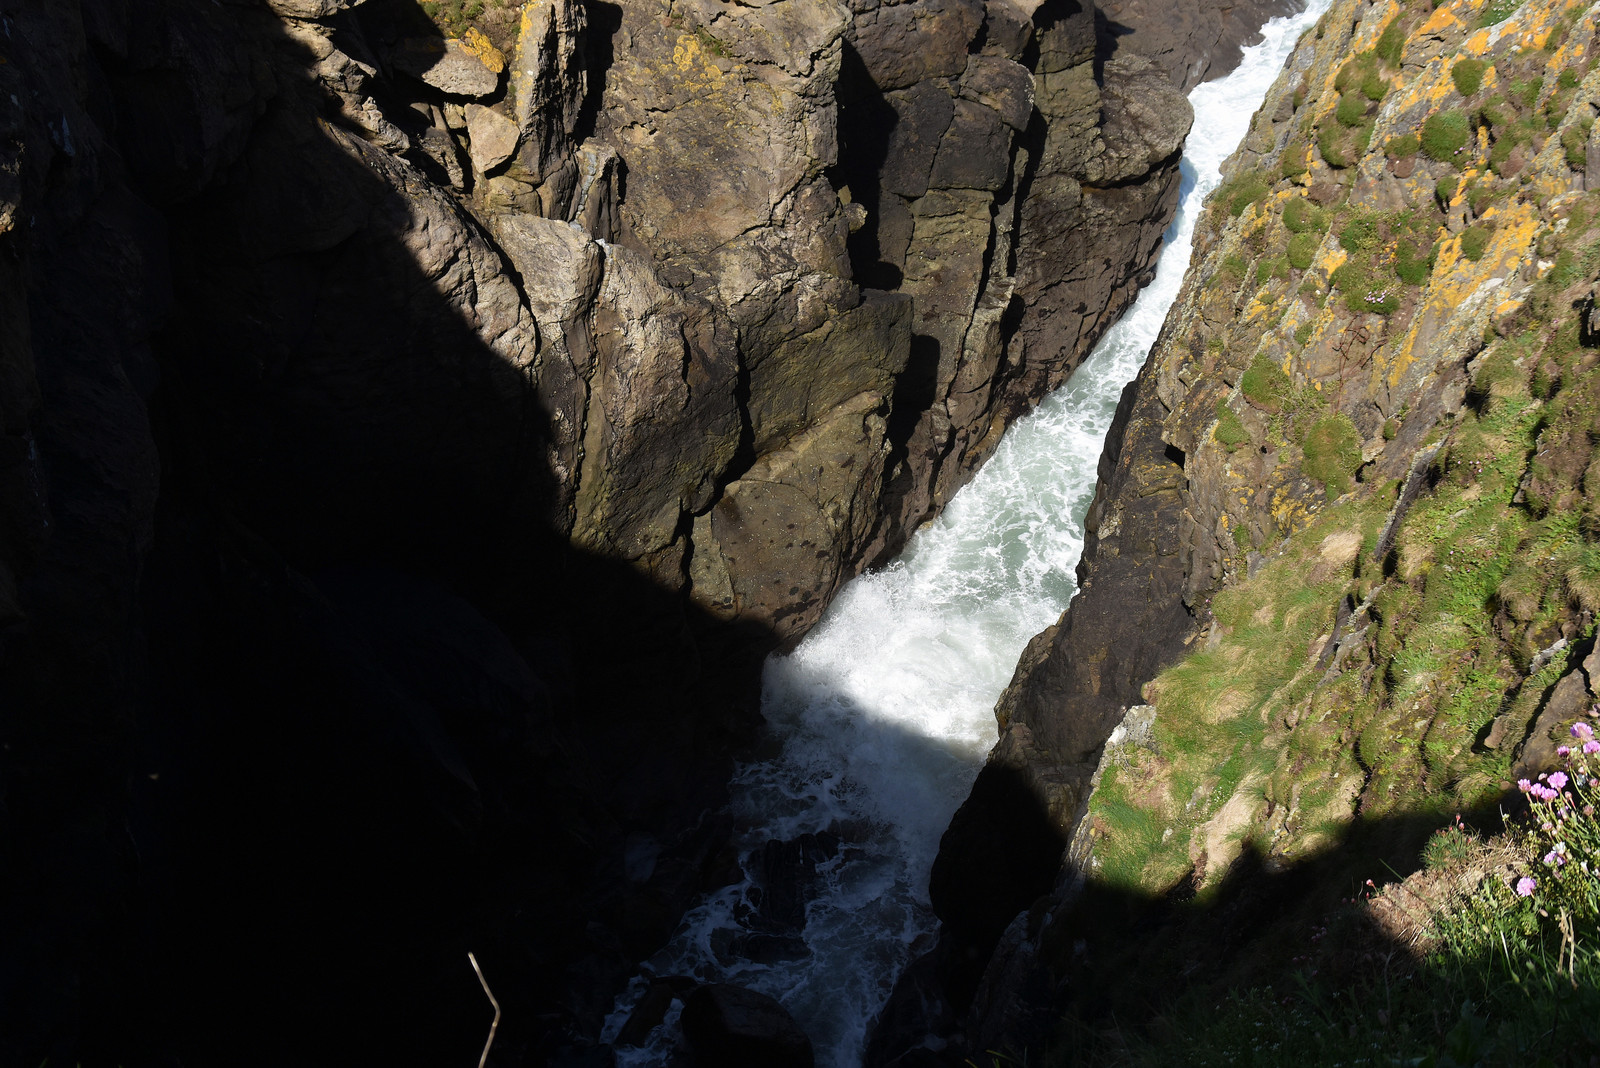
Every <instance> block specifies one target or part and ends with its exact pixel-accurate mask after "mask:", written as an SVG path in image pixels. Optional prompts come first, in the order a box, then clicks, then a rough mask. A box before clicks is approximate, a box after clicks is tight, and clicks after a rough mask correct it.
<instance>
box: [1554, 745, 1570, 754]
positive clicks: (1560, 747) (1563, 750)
mask: <svg viewBox="0 0 1600 1068" xmlns="http://www.w3.org/2000/svg"><path fill="white" fill-rule="evenodd" d="M1571 755H1572V749H1571V748H1570V747H1568V746H1565V745H1558V746H1556V756H1559V757H1564V756H1571Z"/></svg>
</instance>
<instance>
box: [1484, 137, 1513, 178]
mask: <svg viewBox="0 0 1600 1068" xmlns="http://www.w3.org/2000/svg"><path fill="white" fill-rule="evenodd" d="M1516 147H1517V144H1516V142H1515V141H1513V140H1512V139H1511V138H1509V137H1502V138H1499V139H1498V140H1496V141H1495V143H1494V144H1493V145H1491V146H1489V167H1490V168H1491V169H1492V170H1493V171H1494V173H1496V174H1498V175H1500V177H1502V178H1505V177H1508V175H1507V173H1506V163H1507V162H1509V161H1510V159H1511V153H1512V152H1514V151H1516Z"/></svg>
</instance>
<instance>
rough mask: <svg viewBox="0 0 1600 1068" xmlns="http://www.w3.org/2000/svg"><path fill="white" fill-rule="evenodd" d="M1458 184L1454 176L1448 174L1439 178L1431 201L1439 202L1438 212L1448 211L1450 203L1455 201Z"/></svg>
mask: <svg viewBox="0 0 1600 1068" xmlns="http://www.w3.org/2000/svg"><path fill="white" fill-rule="evenodd" d="M1459 184H1460V183H1459V182H1458V181H1457V179H1456V176H1455V175H1453V174H1448V175H1445V176H1444V177H1443V178H1440V179H1439V181H1438V183H1437V184H1435V185H1434V187H1433V199H1434V200H1436V201H1438V202H1439V210H1440V211H1447V210H1449V208H1450V202H1451V201H1452V200H1454V199H1455V196H1456V188H1457V186H1458V185H1459Z"/></svg>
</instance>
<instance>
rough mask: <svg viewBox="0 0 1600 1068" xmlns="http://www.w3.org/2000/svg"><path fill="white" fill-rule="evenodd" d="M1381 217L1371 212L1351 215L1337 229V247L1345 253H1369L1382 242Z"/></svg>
mask: <svg viewBox="0 0 1600 1068" xmlns="http://www.w3.org/2000/svg"><path fill="white" fill-rule="evenodd" d="M1382 222H1383V219H1382V217H1381V216H1378V215H1374V214H1373V213H1371V212H1366V211H1358V212H1355V213H1353V214H1352V215H1351V216H1350V218H1349V219H1348V220H1347V221H1346V222H1345V224H1344V226H1342V227H1341V228H1340V229H1339V247H1340V248H1343V249H1344V250H1345V251H1346V252H1350V253H1359V252H1371V251H1372V250H1373V249H1375V248H1377V247H1378V246H1379V245H1380V244H1382V242H1383V232H1382V228H1381V227H1382Z"/></svg>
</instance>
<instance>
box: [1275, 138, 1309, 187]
mask: <svg viewBox="0 0 1600 1068" xmlns="http://www.w3.org/2000/svg"><path fill="white" fill-rule="evenodd" d="M1306 152H1307V146H1306V143H1305V142H1304V141H1302V140H1300V139H1298V138H1296V139H1294V140H1292V141H1290V142H1289V143H1288V144H1287V145H1285V146H1284V149H1283V158H1282V159H1281V160H1279V161H1278V172H1279V173H1280V174H1282V175H1283V176H1284V177H1285V178H1298V177H1300V176H1301V175H1302V174H1304V173H1306V171H1307V169H1308V168H1307V167H1306Z"/></svg>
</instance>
